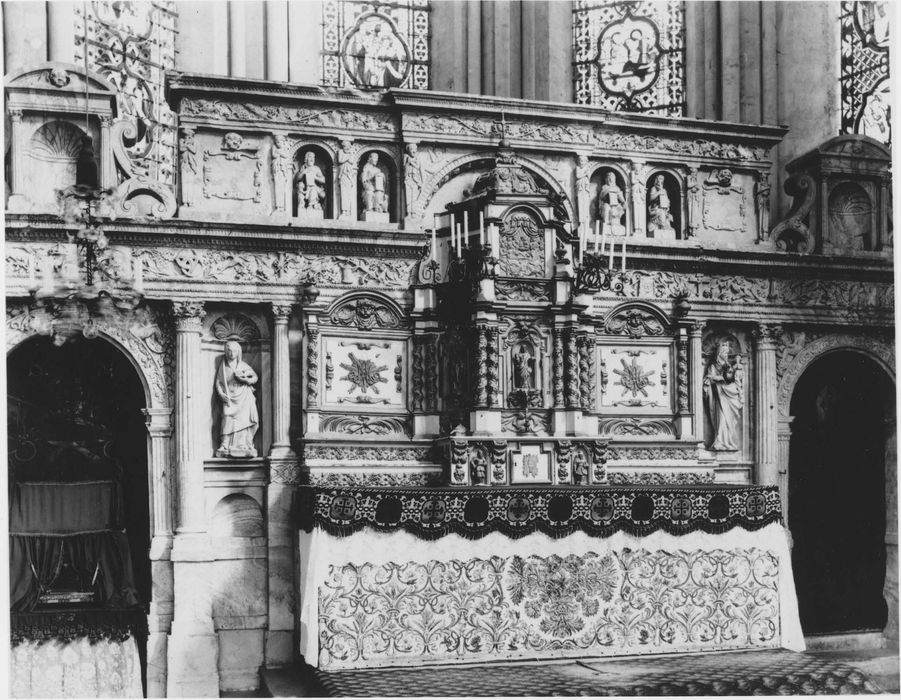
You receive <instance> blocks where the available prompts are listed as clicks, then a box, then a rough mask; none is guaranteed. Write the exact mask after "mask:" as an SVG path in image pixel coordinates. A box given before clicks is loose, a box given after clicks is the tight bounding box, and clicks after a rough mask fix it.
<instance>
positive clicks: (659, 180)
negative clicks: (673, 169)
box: [648, 173, 676, 240]
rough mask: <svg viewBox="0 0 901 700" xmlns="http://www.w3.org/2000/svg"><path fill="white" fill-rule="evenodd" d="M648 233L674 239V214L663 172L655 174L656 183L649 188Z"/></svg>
mask: <svg viewBox="0 0 901 700" xmlns="http://www.w3.org/2000/svg"><path fill="white" fill-rule="evenodd" d="M648 234H649V235H651V236H652V237H653V238H657V239H664V240H674V239H675V238H676V231H675V229H674V228H673V215H672V213H670V198H669V193H668V192H667V191H666V186H665V183H664V176H663V173H658V174H657V175H655V176H654V184H653V185H651V188H650V189H649V190H648Z"/></svg>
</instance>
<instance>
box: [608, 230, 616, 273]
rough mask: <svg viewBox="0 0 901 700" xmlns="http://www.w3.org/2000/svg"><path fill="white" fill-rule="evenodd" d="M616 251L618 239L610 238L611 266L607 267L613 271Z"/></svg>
mask: <svg viewBox="0 0 901 700" xmlns="http://www.w3.org/2000/svg"><path fill="white" fill-rule="evenodd" d="M614 250H616V239H615V238H614V237H613V236H610V264H609V265H608V266H607V267H609V268H610V269H611V270H612V269H613V251H614Z"/></svg>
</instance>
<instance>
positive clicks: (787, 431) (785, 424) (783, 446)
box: [776, 416, 795, 537]
mask: <svg viewBox="0 0 901 700" xmlns="http://www.w3.org/2000/svg"><path fill="white" fill-rule="evenodd" d="M794 420H795V419H794V417H793V416H787V417H786V416H780V417H779V420H778V422H777V426H778V427H777V429H776V442H777V449H778V451H779V453H778V460H779V461H778V465H779V467H778V468H779V482H778V484H779V497H780V499H781V501H782V517H783V518H784V519H785V523H786V525H787V524H788V460H789V455H790V452H791V438H792V422H793V421H794ZM790 536H791V534H789V537H790Z"/></svg>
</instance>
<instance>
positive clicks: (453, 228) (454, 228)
mask: <svg viewBox="0 0 901 700" xmlns="http://www.w3.org/2000/svg"><path fill="white" fill-rule="evenodd" d="M450 230H451V239H452V240H453V241H454V247H455V248H456V247H457V217H456V215H455V214H453V213H452V214H451V226H450Z"/></svg>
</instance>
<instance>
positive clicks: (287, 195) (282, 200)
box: [272, 134, 312, 214]
mask: <svg viewBox="0 0 901 700" xmlns="http://www.w3.org/2000/svg"><path fill="white" fill-rule="evenodd" d="M290 147H291V144H290V142H289V141H288V137H287V136H285V135H283V134H276V135H275V137H274V139H273V145H272V188H273V191H274V194H275V211H276V212H278V213H280V214H287V212H288V210H289V209H290V208H291V201H290V199H291V187H290V184H291V175H290V173H291V165H290V162H289V161H290V155H289V153H288V151H289V150H290ZM311 155H312V154H311ZM298 201H300V200H299V198H298Z"/></svg>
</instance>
